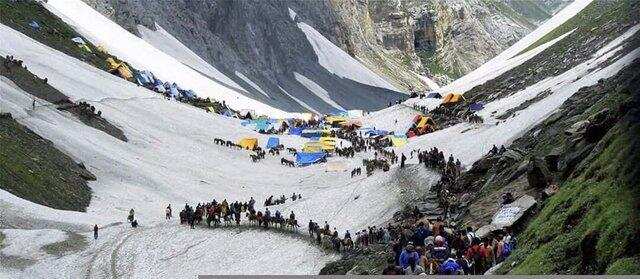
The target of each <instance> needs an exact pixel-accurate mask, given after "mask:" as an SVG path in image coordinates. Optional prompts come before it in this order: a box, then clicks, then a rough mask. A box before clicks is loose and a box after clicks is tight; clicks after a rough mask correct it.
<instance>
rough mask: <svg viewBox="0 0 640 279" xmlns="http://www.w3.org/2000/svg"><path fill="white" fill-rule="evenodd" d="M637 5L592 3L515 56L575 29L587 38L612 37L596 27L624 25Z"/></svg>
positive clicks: (628, 2)
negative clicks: (615, 24)
mask: <svg viewBox="0 0 640 279" xmlns="http://www.w3.org/2000/svg"><path fill="white" fill-rule="evenodd" d="M638 5H639V2H638V1H635V0H618V1H593V2H591V3H590V4H589V5H588V6H587V7H585V8H584V9H583V10H582V11H581V12H579V13H578V14H577V15H576V16H574V17H573V18H571V19H569V20H567V21H566V22H565V23H563V24H561V25H560V26H558V27H556V28H555V29H553V30H552V31H551V32H549V33H547V34H546V35H544V36H543V37H542V38H540V39H539V40H537V41H535V42H534V43H533V44H531V45H530V46H528V47H527V48H525V49H524V50H522V51H521V52H520V53H518V54H516V56H518V55H520V54H523V53H525V52H527V51H529V50H532V49H534V48H536V47H538V46H540V45H543V44H545V43H548V42H550V41H552V40H553V39H555V38H558V37H560V36H562V35H563V34H565V33H567V32H569V31H571V30H573V29H576V31H575V32H578V33H581V34H583V35H587V36H595V35H596V34H597V35H604V36H607V35H610V36H613V35H615V34H606V33H605V34H602V33H601V32H599V31H600V30H599V28H597V27H600V26H604V25H605V24H607V23H609V22H611V21H616V22H618V23H619V24H625V23H629V22H631V21H633V20H635V19H636V17H637V14H636V12H637V9H638ZM594 15H597V16H594Z"/></svg>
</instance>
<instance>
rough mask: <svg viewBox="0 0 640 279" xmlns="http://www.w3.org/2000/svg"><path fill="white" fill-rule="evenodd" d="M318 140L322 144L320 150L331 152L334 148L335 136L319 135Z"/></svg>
mask: <svg viewBox="0 0 640 279" xmlns="http://www.w3.org/2000/svg"><path fill="white" fill-rule="evenodd" d="M319 142H320V144H321V145H322V150H324V151H325V152H333V151H335V149H336V138H332V137H321V138H320V139H319Z"/></svg>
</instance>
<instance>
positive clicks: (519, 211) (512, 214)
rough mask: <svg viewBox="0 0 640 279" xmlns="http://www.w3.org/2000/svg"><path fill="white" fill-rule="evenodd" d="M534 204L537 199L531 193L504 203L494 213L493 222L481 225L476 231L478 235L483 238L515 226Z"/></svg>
mask: <svg viewBox="0 0 640 279" xmlns="http://www.w3.org/2000/svg"><path fill="white" fill-rule="evenodd" d="M534 205H536V200H535V198H533V197H532V196H529V195H524V196H522V197H520V198H518V199H517V200H515V201H514V202H512V203H509V204H506V205H503V206H502V207H501V208H500V210H499V211H498V212H496V214H495V215H493V218H492V220H491V223H490V224H488V225H484V226H482V227H480V228H479V229H478V230H477V231H476V235H477V236H478V237H480V238H482V237H485V236H487V235H489V234H490V233H492V232H494V231H498V230H502V229H504V228H507V227H513V226H514V225H515V224H516V223H517V222H518V221H520V220H521V219H522V218H523V217H524V216H525V214H527V212H529V210H530V209H531V208H532V207H533V206H534Z"/></svg>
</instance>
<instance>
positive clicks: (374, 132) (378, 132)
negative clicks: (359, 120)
mask: <svg viewBox="0 0 640 279" xmlns="http://www.w3.org/2000/svg"><path fill="white" fill-rule="evenodd" d="M388 134H389V132H387V131H384V130H369V131H366V132H365V135H367V136H369V137H375V136H386V135H388Z"/></svg>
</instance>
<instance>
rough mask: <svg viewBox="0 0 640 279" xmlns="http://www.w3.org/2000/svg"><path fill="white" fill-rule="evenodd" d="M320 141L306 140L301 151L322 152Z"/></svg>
mask: <svg viewBox="0 0 640 279" xmlns="http://www.w3.org/2000/svg"><path fill="white" fill-rule="evenodd" d="M322 147H323V145H322V143H321V142H319V141H310V142H306V143H305V144H304V145H303V146H302V151H303V152H307V153H317V152H322V150H323V149H322Z"/></svg>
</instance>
